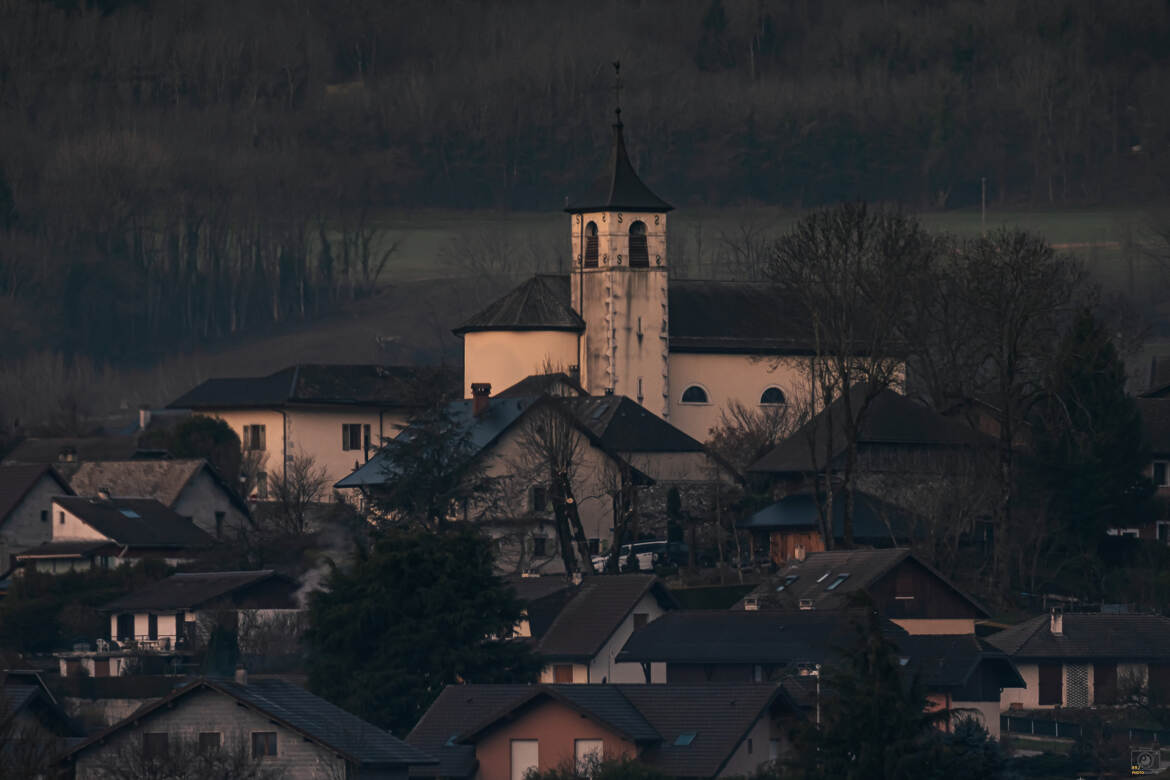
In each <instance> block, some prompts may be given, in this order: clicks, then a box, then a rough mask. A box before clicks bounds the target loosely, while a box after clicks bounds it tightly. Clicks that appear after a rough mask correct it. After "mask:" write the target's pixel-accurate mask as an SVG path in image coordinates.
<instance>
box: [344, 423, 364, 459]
mask: <svg viewBox="0 0 1170 780" xmlns="http://www.w3.org/2000/svg"><path fill="white" fill-rule="evenodd" d="M369 446H370V426H368V425H362V424H361V423H342V425H341V449H343V450H345V451H346V452H350V451H352V450H361V449H368V448H369Z"/></svg>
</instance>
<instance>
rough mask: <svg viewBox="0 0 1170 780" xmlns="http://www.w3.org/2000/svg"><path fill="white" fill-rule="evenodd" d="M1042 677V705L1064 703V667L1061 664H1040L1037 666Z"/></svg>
mask: <svg viewBox="0 0 1170 780" xmlns="http://www.w3.org/2000/svg"><path fill="white" fill-rule="evenodd" d="M1037 672H1038V676H1039V678H1040V686H1039V691H1038V693H1039V700H1038V703H1039V704H1040V705H1041V706H1044V705H1049V704H1055V705H1058V706H1059V705H1061V704H1063V703H1064V686H1063V682H1064V681H1063V680H1062V679H1061V678H1062V677H1063V676H1064V675H1063V674H1062V672H1063V669H1062V668H1061V665H1060V664H1039V665H1038V668H1037Z"/></svg>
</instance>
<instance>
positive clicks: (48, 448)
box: [4, 436, 138, 467]
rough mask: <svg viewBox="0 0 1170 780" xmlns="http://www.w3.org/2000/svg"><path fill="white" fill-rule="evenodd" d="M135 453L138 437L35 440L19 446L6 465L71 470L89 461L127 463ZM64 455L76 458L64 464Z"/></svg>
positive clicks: (38, 438) (50, 438)
mask: <svg viewBox="0 0 1170 780" xmlns="http://www.w3.org/2000/svg"><path fill="white" fill-rule="evenodd" d="M136 452H138V437H136V436H82V437H78V436H72V437H70V436H64V437H32V438H28V439H25V440H24V441H22V442H21V443H20V444H18V445H16V447H15V448H14V449H13V450H12V452H10V453H8V455H7V457H5V458H4V463H6V464H8V463H25V464H29V463H53V464H58V465H59V466H61V467H69V466H73V465H75V464H76V463H78V462H81V461H88V460H128V459H129V458H132V457H134V455H135V453H136ZM65 453H70V454H71V455H72V456H75V457H74V458H73V460H65V459H64V458H63V456H64V454H65Z"/></svg>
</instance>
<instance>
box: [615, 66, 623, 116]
mask: <svg viewBox="0 0 1170 780" xmlns="http://www.w3.org/2000/svg"><path fill="white" fill-rule="evenodd" d="M613 94H614V102H615V103H616V108H614V114H615V115H617V123H618V124H619V125H620V124H621V123H622V62H621V60H614V62H613Z"/></svg>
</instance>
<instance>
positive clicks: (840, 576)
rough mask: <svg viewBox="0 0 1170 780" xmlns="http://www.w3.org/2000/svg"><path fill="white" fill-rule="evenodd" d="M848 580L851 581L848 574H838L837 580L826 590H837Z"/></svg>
mask: <svg viewBox="0 0 1170 780" xmlns="http://www.w3.org/2000/svg"><path fill="white" fill-rule="evenodd" d="M847 579H849V575H848V574H838V575H837V579H835V580H833V581H832V582H831V583H829V587H827V588H825V590H836V589H837V587H838V586H839V585H840V584H841V583H842V582H844V581H845V580H847Z"/></svg>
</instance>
